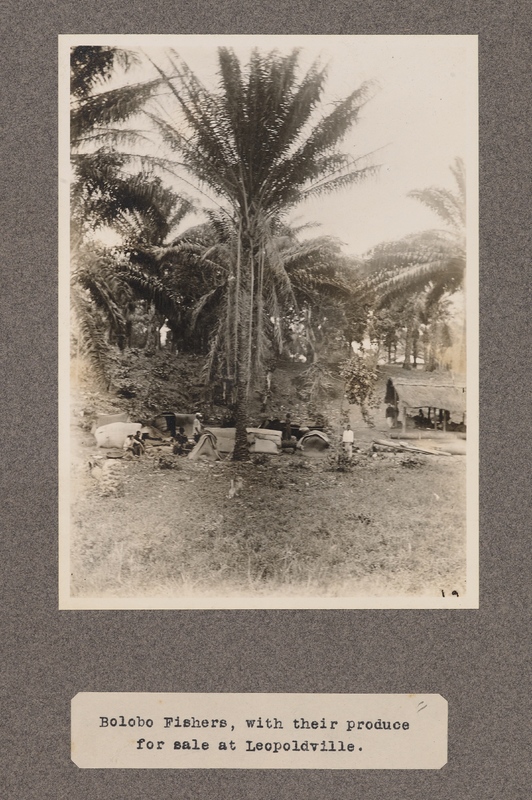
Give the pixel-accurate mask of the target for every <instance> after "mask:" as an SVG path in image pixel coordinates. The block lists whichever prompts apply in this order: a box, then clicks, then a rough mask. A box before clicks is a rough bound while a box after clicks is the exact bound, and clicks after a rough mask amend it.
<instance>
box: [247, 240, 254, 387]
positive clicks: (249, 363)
mask: <svg viewBox="0 0 532 800" xmlns="http://www.w3.org/2000/svg"><path fill="white" fill-rule="evenodd" d="M249 275H250V287H249V330H248V343H247V369H246V373H247V374H246V397H249V390H250V388H251V373H252V366H253V364H252V362H253V316H254V306H255V259H254V255H253V240H251V242H250V246H249Z"/></svg>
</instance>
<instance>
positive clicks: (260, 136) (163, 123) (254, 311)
mask: <svg viewBox="0 0 532 800" xmlns="http://www.w3.org/2000/svg"><path fill="white" fill-rule="evenodd" d="M298 58H299V54H298V51H293V52H292V53H291V54H290V55H288V56H285V57H283V56H280V55H279V54H278V53H277V52H275V51H274V52H271V53H266V54H260V53H259V52H258V51H257V50H254V51H253V52H252V54H251V57H250V60H249V63H248V64H247V65H246V66H245V67H243V66H242V65H241V64H240V62H239V60H238V58H237V57H236V55H235V53H234V52H233V51H232V50H230V49H227V48H220V49H219V51H218V60H219V68H218V72H219V79H220V85H219V88H218V89H216V90H209V89H207V88H206V87H205V86H204V85H203V84H202V83H201V81H200V80H199V79H198V78H197V77H196V76H195V75H194V73H193V72H192V71H191V70H190V69H189V68H188V66H187V65H186V64H185V63H184V62H183V61H182V60H181V59H180V58H179V56H178V55H177V54H176V53H174V52H172V54H171V55H170V62H171V64H172V67H173V70H174V72H175V76H176V77H175V78H172V77H170V76H169V75H168V74H167V73H166V72H165V71H164V70H163V69H162V68H161V67H159V66H157V65H155V66H156V68H157V70H158V72H159V74H160V76H161V78H162V79H163V80H164V81H165V82H166V84H167V86H168V87H169V89H170V91H171V92H172V94H173V96H174V98H175V100H176V101H177V104H178V108H179V109H180V112H181V115H180V119H179V121H178V122H177V123H176V124H173V123H169V122H168V121H167V119H166V118H165V119H163V118H161V117H160V116H156V115H152V119H153V120H154V122H155V123H156V124H157V126H158V127H159V130H160V131H161V133H162V135H163V137H164V139H165V140H166V142H167V143H168V144H169V145H170V147H171V148H172V149H173V150H174V151H175V152H177V153H179V155H180V157H181V159H182V165H183V167H184V168H185V170H186V171H187V172H188V173H189V174H190V175H192V176H193V177H194V178H195V179H196V180H197V181H199V183H200V184H201V185H203V186H204V187H206V188H207V189H208V190H210V191H211V192H213V193H214V194H215V195H216V196H217V197H218V198H219V199H220V200H222V201H225V202H224V205H223V207H222V210H221V213H222V215H223V216H224V217H225V224H226V227H227V228H228V229H231V230H232V237H230V238H232V241H233V249H234V256H233V258H232V259H231V263H230V273H229V275H228V291H227V295H226V322H225V323H224V324H225V326H226V329H230V335H231V338H232V341H233V347H232V356H231V357H229V354H228V361H229V363H228V368H230V369H231V371H232V377H233V378H234V381H235V386H236V398H237V400H236V415H235V416H236V425H237V437H236V445H235V458H236V459H242V458H246V457H247V443H246V430H245V426H246V422H247V397H248V395H249V388H250V383H251V379H252V373H253V370H254V367H255V372H257V371H258V370H257V365H258V364H259V362H260V359H261V354H262V346H261V342H262V341H263V338H264V330H265V327H267V324H268V321H267V320H268V317H267V315H266V313H265V297H267V296H268V293H269V295H270V300H271V303H272V304H275V302H276V299H277V300H278V297H277V293H278V291H279V289H280V287H282V286H283V285H284V289H283V291H285V292H287V293H290V292H291V286H290V282H289V281H288V280H286V279H285V275H284V274H283V270H282V269H281V268H280V265H279V260H278V259H277V258H276V257H275V248H274V247H272V246H271V242H272V238H273V233H274V228H275V225H276V224H277V222H278V221H279V219H280V217H281V216H282V215H283V214H284V213H285V212H286V210H287V209H288V208H290V207H292V206H294V205H295V204H296V203H299V202H301V201H302V200H303V199H305V198H306V197H310V196H312V195H316V194H323V193H325V192H330V191H333V190H336V189H338V188H341V187H343V186H347V185H349V184H352V183H354V182H356V181H359V180H361V179H362V178H364V177H365V176H367V175H368V174H369V173H370V172H372V171H373V169H374V168H372V167H363V166H361V163H360V160H357V159H354V158H353V157H352V156H350V155H347V154H344V153H342V152H340V151H339V149H338V145H339V143H340V142H341V141H342V139H343V138H344V136H345V135H346V133H347V132H348V130H349V129H350V128H351V126H352V125H353V124H354V123H355V122H356V120H357V118H358V115H359V112H360V109H361V107H362V105H363V104H364V103H365V101H366V100H367V98H368V95H369V86H368V85H367V84H363V85H362V86H360V87H359V88H358V89H356V90H355V91H353V92H352V93H351V94H350V95H349V96H348V97H347V98H345V99H344V100H342V101H340V102H338V103H337V104H336V105H335V107H334V109H333V110H332V111H331V112H329V113H328V114H327V115H325V116H322V117H321V118H319V119H318V120H317V121H315V119H316V112H317V110H318V109H319V104H320V100H321V96H322V92H323V87H324V82H325V77H326V72H325V70H324V69H320V68H319V67H318V66H317V65H316V64H314V65H313V66H312V67H311V68H310V69H309V70H308V71H307V73H306V74H304V75H303V76H302V77H301V79H299V80H298V77H297V70H298ZM272 287H273V288H272Z"/></svg>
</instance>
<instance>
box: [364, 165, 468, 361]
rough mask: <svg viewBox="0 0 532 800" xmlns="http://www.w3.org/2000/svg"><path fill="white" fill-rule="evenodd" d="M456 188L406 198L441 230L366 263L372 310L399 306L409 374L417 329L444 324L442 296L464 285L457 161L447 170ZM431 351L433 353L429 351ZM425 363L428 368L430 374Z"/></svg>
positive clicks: (386, 246)
mask: <svg viewBox="0 0 532 800" xmlns="http://www.w3.org/2000/svg"><path fill="white" fill-rule="evenodd" d="M451 172H452V174H453V177H454V181H455V184H456V188H455V190H454V191H452V190H450V189H445V188H438V187H430V188H427V189H419V190H414V191H412V192H409V197H412V198H414V199H416V200H418V201H420V202H421V203H423V204H424V205H425V206H427V208H430V209H431V210H432V211H433V212H434V213H436V214H437V215H438V217H439V218H440V220H441V221H442V222H443V223H444V224H445V228H442V229H432V230H428V231H423V232H422V233H416V234H411V235H409V236H406V237H404V238H403V239H400V240H398V241H395V242H385V243H383V244H380V245H378V246H377V247H375V248H374V249H373V250H372V251H370V253H369V254H368V255H367V257H366V264H365V268H366V270H367V272H369V275H368V277H367V279H366V282H365V289H366V291H367V292H368V293H369V294H372V295H373V299H374V303H375V306H376V308H377V309H386V308H392V307H394V308H395V309H397V304H398V303H399V304H400V305H402V306H403V315H404V324H405V329H406V346H405V360H404V364H403V366H404V367H405V368H406V369H409V368H410V353H411V352H412V346H413V344H414V340H415V337H416V335H417V334H418V332H419V325H420V323H425V324H426V323H427V320H428V324H433V325H434V331H433V333H434V335H436V328H437V326H439V328H438V330H440V332H441V331H442V330H443V329H442V324H443V322H444V321H443V318H442V314H443V306H442V305H441V303H442V299H444V295H447V296H448V295H452V294H453V293H454V292H456V291H458V290H459V289H460V288H461V287H462V286H463V284H464V276H465V268H466V235H465V231H466V176H465V166H464V163H463V161H462V159H460V158H457V159H456V160H455V162H454V164H453V165H452V166H451ZM433 351H434V349H433ZM434 365H435V362H434V359H429V363H428V364H426V367H427V368H434Z"/></svg>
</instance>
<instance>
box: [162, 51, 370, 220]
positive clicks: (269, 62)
mask: <svg viewBox="0 0 532 800" xmlns="http://www.w3.org/2000/svg"><path fill="white" fill-rule="evenodd" d="M170 58H171V63H172V66H173V68H174V70H175V74H176V76H177V77H176V78H170V77H169V76H168V75H166V73H165V72H164V71H163V70H162V69H161V68H160V67H157V69H158V70H159V73H160V75H161V77H162V78H163V79H164V80H165V81H166V83H167V85H168V86H169V88H170V90H171V92H172V93H173V95H174V97H175V98H176V100H177V101H178V103H179V106H180V108H181V112H182V115H183V118H184V121H185V125H184V126H179V125H176V124H171V123H168V122H167V121H166V120H163V119H162V118H160V117H158V116H153V117H152V118H153V119H154V120H155V122H156V124H157V125H158V127H159V129H160V131H161V133H162V135H163V137H164V138H165V139H166V141H167V143H168V144H169V145H170V146H171V147H172V148H173V149H174V150H176V151H179V152H180V153H181V155H182V158H183V162H184V165H185V167H186V168H187V169H188V170H189V171H190V172H191V173H192V174H193V175H194V176H196V177H197V178H199V180H200V181H201V182H203V183H204V184H205V185H207V186H208V187H210V188H211V189H212V190H214V191H215V192H216V193H217V194H218V195H221V196H223V197H225V198H226V199H228V200H229V202H230V203H231V205H232V206H233V208H234V209H235V210H237V211H238V213H239V215H240V216H241V218H242V219H244V220H246V221H249V220H250V219H251V218H252V217H253V215H254V214H255V213H256V212H258V211H259V210H260V211H262V212H263V213H264V214H266V215H272V214H275V213H277V212H278V211H279V210H280V209H283V208H286V207H288V206H290V205H293V204H294V203H296V202H298V201H299V200H301V199H302V197H304V196H307V195H308V194H311V193H316V192H318V193H319V192H325V191H328V190H331V191H332V190H333V189H335V188H338V186H340V185H342V184H348V183H352V182H354V181H357V180H360V179H361V178H363V177H364V176H365V175H366V174H367V173H368V172H370V171H371V170H372V169H373V168H372V167H363V166H361V165H360V163H359V161H357V160H356V159H355V158H353V157H352V156H350V155H347V154H342V153H340V152H339V151H338V149H337V145H338V144H339V142H341V141H342V139H343V138H344V136H345V135H346V133H347V132H348V131H349V129H350V128H351V126H352V125H353V124H354V123H355V122H356V120H357V118H358V115H359V112H360V109H361V107H362V106H363V104H364V103H365V102H366V100H367V99H368V97H369V92H370V87H369V84H367V83H365V84H363V85H362V86H361V87H359V88H358V89H356V90H355V91H354V92H352V93H351V94H350V95H349V96H348V97H347V98H345V99H344V100H342V101H341V102H338V103H337V104H336V105H335V107H334V109H333V110H332V111H331V112H330V113H329V114H327V115H326V116H324V117H321V118H319V117H318V120H317V121H315V118H316V111H317V109H318V107H319V103H320V99H321V96H322V91H323V85H324V81H325V77H326V72H325V70H324V69H320V68H319V67H318V66H317V65H316V64H314V65H313V66H311V68H310V69H309V70H308V71H307V72H306V74H304V75H303V77H302V78H301V79H298V77H297V74H298V61H299V53H298V51H297V50H295V51H293V52H292V53H291V54H290V55H289V56H286V57H283V56H281V55H279V53H277V52H276V51H273V52H271V53H266V54H262V53H259V52H258V51H257V50H255V51H253V53H252V54H251V57H250V60H249V63H248V64H247V65H246V66H245V68H243V67H242V65H241V64H240V62H239V60H238V58H237V57H236V55H235V53H234V52H233V51H232V50H230V49H227V48H220V49H219V51H218V58H219V86H218V88H217V89H216V90H214V91H209V90H208V89H206V88H205V86H203V84H202V83H201V82H200V81H199V80H198V78H197V77H196V76H195V75H194V73H193V72H192V71H191V70H190V69H189V68H188V66H187V65H186V64H185V63H184V62H183V61H182V60H181V59H180V58H179V56H178V55H177V54H175V53H172V55H171V57H170Z"/></svg>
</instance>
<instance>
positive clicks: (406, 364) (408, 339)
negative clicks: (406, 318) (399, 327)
mask: <svg viewBox="0 0 532 800" xmlns="http://www.w3.org/2000/svg"><path fill="white" fill-rule="evenodd" d="M411 354H412V325H411V324H410V323H408V324H407V326H406V332H405V360H404V361H403V369H411V366H410V356H411Z"/></svg>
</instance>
